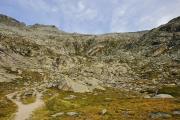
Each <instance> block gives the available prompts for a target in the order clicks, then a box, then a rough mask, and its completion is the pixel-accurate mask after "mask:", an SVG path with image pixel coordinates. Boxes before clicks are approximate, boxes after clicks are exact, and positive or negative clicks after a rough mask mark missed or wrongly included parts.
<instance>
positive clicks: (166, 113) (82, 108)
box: [0, 84, 180, 120]
mask: <svg viewBox="0 0 180 120" xmlns="http://www.w3.org/2000/svg"><path fill="white" fill-rule="evenodd" d="M5 88H6V89H5ZM177 89H179V88H176V90H175V91H176V92H177V93H176V94H175V92H174V91H173V89H172V90H171V88H166V89H162V90H160V91H161V92H164V93H166V92H167V91H168V92H172V94H173V96H175V98H172V99H157V98H144V96H146V95H145V94H144V93H141V94H140V93H136V92H132V91H124V90H117V89H116V90H115V89H110V88H107V89H106V90H105V91H102V90H95V91H94V92H93V93H74V92H67V91H61V90H57V89H47V90H46V91H45V92H43V97H42V98H41V97H38V96H39V94H37V93H36V94H37V95H36V97H35V99H33V97H31V96H28V95H27V96H28V97H23V96H20V97H22V98H20V101H21V102H22V103H23V104H22V106H24V108H25V107H27V106H29V107H31V106H33V104H34V105H35V106H36V103H37V104H39V103H42V104H40V105H38V106H36V107H31V108H32V109H31V110H28V111H29V112H28V111H26V110H25V109H24V110H25V111H24V112H22V111H23V108H22V106H21V107H20V106H19V105H18V104H17V101H15V99H17V98H15V97H17V96H13V95H12V94H9V93H14V91H20V89H17V88H16V90H15V89H13V84H9V85H7V84H1V86H0V91H1V92H0V93H1V97H0V106H1V107H0V120H11V119H12V120H13V119H14V118H15V120H18V119H19V120H20V118H17V117H21V115H20V114H21V113H23V114H22V117H23V116H26V118H27V117H29V120H148V119H149V120H151V119H155V120H162V119H168V120H177V119H180V115H179V114H180V99H179V91H178V90H177ZM166 90H167V91H166ZM21 91H22V90H21ZM21 91H20V92H18V94H20V93H21ZM7 94H9V96H8V97H6V95H7ZM169 94H170V93H169ZM37 98H38V99H37ZM39 101H42V102H39ZM27 108H28V107H27ZM20 111H21V112H20ZM15 113H16V114H15ZM31 114H32V115H31ZM17 115H18V116H17ZM21 120H22V119H21Z"/></svg>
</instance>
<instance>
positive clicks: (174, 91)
mask: <svg viewBox="0 0 180 120" xmlns="http://www.w3.org/2000/svg"><path fill="white" fill-rule="evenodd" d="M158 93H164V94H170V95H172V96H174V97H180V86H173V87H168V86H164V87H162V88H161V89H159V91H158Z"/></svg>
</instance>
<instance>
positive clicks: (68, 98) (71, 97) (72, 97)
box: [64, 95, 76, 100]
mask: <svg viewBox="0 0 180 120" xmlns="http://www.w3.org/2000/svg"><path fill="white" fill-rule="evenodd" d="M75 98H76V96H75V95H69V96H67V97H65V98H64V99H65V100H72V99H75Z"/></svg>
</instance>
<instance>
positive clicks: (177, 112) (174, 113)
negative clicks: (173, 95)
mask: <svg viewBox="0 0 180 120" xmlns="http://www.w3.org/2000/svg"><path fill="white" fill-rule="evenodd" d="M172 114H173V115H178V116H179V115H180V110H175V111H173V112H172Z"/></svg>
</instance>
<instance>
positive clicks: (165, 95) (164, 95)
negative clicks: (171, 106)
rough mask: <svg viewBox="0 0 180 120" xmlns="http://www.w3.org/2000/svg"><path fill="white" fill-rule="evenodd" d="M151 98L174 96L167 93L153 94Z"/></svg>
mask: <svg viewBox="0 0 180 120" xmlns="http://www.w3.org/2000/svg"><path fill="white" fill-rule="evenodd" d="M153 98H174V97H173V96H171V95H169V94H158V95H155V96H154V97H153Z"/></svg>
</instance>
